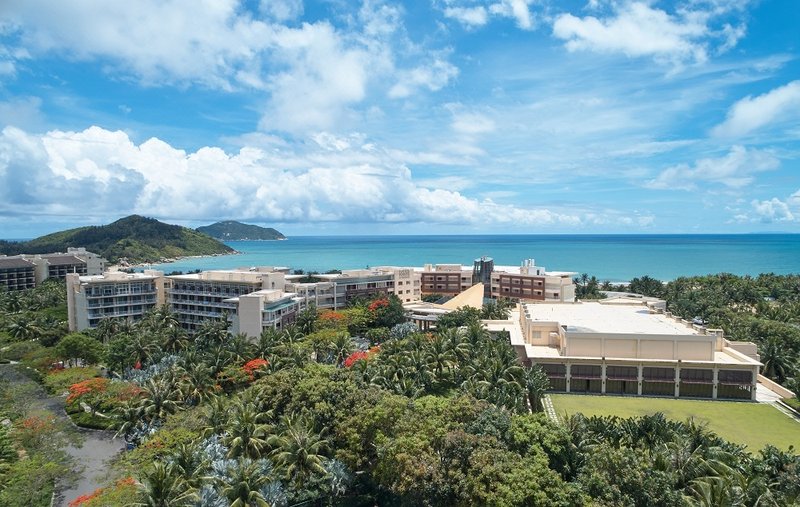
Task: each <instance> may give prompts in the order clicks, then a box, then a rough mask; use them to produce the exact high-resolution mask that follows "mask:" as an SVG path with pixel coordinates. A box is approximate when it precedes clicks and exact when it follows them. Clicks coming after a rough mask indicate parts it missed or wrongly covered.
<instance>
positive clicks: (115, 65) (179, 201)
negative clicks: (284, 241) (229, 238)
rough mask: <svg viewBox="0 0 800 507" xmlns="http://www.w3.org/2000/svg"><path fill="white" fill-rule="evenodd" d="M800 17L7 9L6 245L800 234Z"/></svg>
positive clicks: (620, 7)
mask: <svg viewBox="0 0 800 507" xmlns="http://www.w3.org/2000/svg"><path fill="white" fill-rule="evenodd" d="M798 26H800V9H798V8H797V3H796V0H762V1H756V0H750V1H748V0H683V1H678V2H667V1H646V0H641V1H625V0H581V1H570V0H558V1H556V0H488V1H478V0H430V1H423V0H420V1H416V2H404V3H389V2H381V1H373V0H368V1H364V2H357V1H345V0H327V1H314V2H312V1H302V0H273V1H269V0H262V1H260V2H259V1H256V0H251V1H245V2H242V1H236V0H207V1H199V0H172V1H157V0H138V1H136V2H105V1H91V0H74V1H70V2H59V1H55V0H51V1H42V0H5V1H4V2H2V5H0V128H2V131H0V237H11V238H21V237H32V236H36V235H38V234H42V233H46V232H51V231H55V230H59V229H62V228H65V227H71V226H78V225H87V224H100V223H108V222H110V221H112V220H114V219H116V218H119V217H121V216H125V215H128V214H131V213H139V214H144V215H147V216H152V217H155V218H159V219H162V220H165V221H169V222H173V223H181V224H185V225H190V226H197V225H202V224H206V223H210V222H213V221H217V220H222V219H239V220H244V221H248V222H251V223H260V224H263V225H269V226H275V227H277V228H279V229H280V230H281V231H283V232H285V233H287V234H348V233H350V234H402V233H481V232H502V233H539V232H542V233H606V232H607V233H694V232H697V233H727V232H768V231H787V232H800V160H799V156H800V62H799V61H798V57H799V56H800V30H798V29H797V27H798Z"/></svg>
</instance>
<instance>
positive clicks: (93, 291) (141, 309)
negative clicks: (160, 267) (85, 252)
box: [66, 270, 165, 331]
mask: <svg viewBox="0 0 800 507" xmlns="http://www.w3.org/2000/svg"><path fill="white" fill-rule="evenodd" d="M66 281H67V310H68V316H69V317H68V318H69V329H70V331H83V330H84V329H88V328H94V327H97V325H98V324H99V323H100V321H101V320H103V319H106V318H122V319H127V320H131V321H136V320H139V319H141V318H142V317H143V316H144V314H146V313H147V312H148V311H150V310H152V309H153V308H155V307H156V306H159V305H161V304H164V301H165V290H164V273H163V272H161V271H153V270H146V271H145V272H144V273H123V272H107V273H104V274H101V275H86V276H81V275H79V274H77V273H70V274H67V275H66Z"/></svg>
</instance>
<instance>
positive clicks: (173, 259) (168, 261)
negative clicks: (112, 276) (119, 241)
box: [106, 250, 242, 271]
mask: <svg viewBox="0 0 800 507" xmlns="http://www.w3.org/2000/svg"><path fill="white" fill-rule="evenodd" d="M228 255H242V252H240V251H238V250H234V251H233V252H229V253H218V254H206V255H183V256H180V257H164V258H163V259H159V260H158V262H139V263H136V264H125V265H122V264H119V263H117V264H111V265H109V266H108V267H107V268H106V270H107V271H123V270H125V269H143V268H148V267H150V266H153V265H154V264H171V263H173V262H179V261H182V260H185V259H206V258H212V257H225V256H228Z"/></svg>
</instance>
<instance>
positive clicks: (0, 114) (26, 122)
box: [0, 97, 45, 130]
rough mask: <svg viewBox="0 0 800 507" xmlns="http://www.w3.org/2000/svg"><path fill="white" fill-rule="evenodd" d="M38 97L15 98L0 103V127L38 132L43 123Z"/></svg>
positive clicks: (40, 102) (40, 101) (40, 100)
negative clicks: (9, 126)
mask: <svg viewBox="0 0 800 507" xmlns="http://www.w3.org/2000/svg"><path fill="white" fill-rule="evenodd" d="M41 107H42V99H40V98H39V97H16V98H13V99H11V100H9V101H7V102H0V125H12V126H14V127H19V128H23V129H26V130H39V129H40V128H41V127H42V126H43V125H44V123H45V121H44V115H43V114H42V111H41Z"/></svg>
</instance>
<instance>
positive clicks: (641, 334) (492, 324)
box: [487, 298, 761, 400]
mask: <svg viewBox="0 0 800 507" xmlns="http://www.w3.org/2000/svg"><path fill="white" fill-rule="evenodd" d="M487 326H488V328H489V329H490V331H493V332H498V331H502V330H505V331H508V332H509V333H510V335H511V343H512V345H513V346H514V348H515V349H516V351H517V354H518V355H519V357H520V360H521V361H522V362H523V363H525V364H539V365H541V366H542V368H543V369H544V370H545V372H546V373H547V375H548V377H549V378H550V384H551V388H552V389H553V390H555V391H566V392H586V393H608V394H630V395H657V396H672V397H676V398H677V397H681V398H712V399H717V398H726V399H748V400H750V399H755V395H756V390H755V389H756V383H757V381H758V370H759V367H760V366H761V363H760V362H759V360H758V355H757V353H756V347H755V345H754V344H752V343H749V342H731V341H729V340H726V339H725V338H724V336H723V334H722V330H717V329H707V328H705V327H702V326H698V325H695V324H692V323H691V322H688V321H685V320H680V319H677V318H675V317H673V316H672V315H671V314H670V313H669V312H666V311H665V310H664V303H663V301H661V302H652V301H650V302H643V301H636V300H630V299H625V298H623V299H616V300H611V301H606V302H593V303H573V304H550V303H538V304H522V305H520V307H519V309H518V310H517V311H515V312H514V313H513V314H512V318H511V319H510V320H508V321H487Z"/></svg>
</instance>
